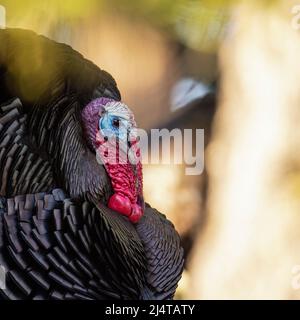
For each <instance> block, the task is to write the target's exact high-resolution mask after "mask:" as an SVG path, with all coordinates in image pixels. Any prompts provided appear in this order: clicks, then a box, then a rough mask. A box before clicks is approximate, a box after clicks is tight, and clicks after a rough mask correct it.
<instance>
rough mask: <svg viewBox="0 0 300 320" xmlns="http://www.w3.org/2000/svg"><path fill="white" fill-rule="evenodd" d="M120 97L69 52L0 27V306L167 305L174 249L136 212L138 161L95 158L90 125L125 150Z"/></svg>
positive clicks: (157, 222)
mask: <svg viewBox="0 0 300 320" xmlns="http://www.w3.org/2000/svg"><path fill="white" fill-rule="evenodd" d="M120 100H121V97H120V93H119V91H118V89H117V86H116V83H115V81H114V79H113V78H112V77H111V76H110V75H109V74H108V73H107V72H105V71H103V70H100V69H99V68H98V67H97V66H95V65H94V64H93V63H91V62H90V61H88V60H86V59H84V58H83V57H82V56H81V55H80V54H79V53H77V52H76V51H74V50H73V49H72V48H71V47H69V46H67V45H65V44H60V43H56V42H54V41H51V40H49V39H47V38H46V37H43V36H39V35H36V34H35V33H33V32H31V31H25V30H19V29H5V30H0V182H1V188H0V196H1V201H0V265H2V266H3V267H4V268H5V270H6V289H5V290H0V296H2V297H3V298H4V299H171V298H173V296H174V293H175V290H176V287H177V283H178V281H179V279H180V277H181V273H182V268H183V250H182V248H181V245H180V239H179V236H178V234H177V232H176V231H175V229H174V226H173V225H172V223H171V222H169V221H168V220H167V219H166V217H165V216H164V215H162V214H160V213H159V212H157V211H156V210H155V209H152V208H151V207H150V206H149V205H147V204H146V205H144V202H143V197H142V178H141V175H142V172H141V165H140V163H139V162H138V163H137V164H136V165H131V166H130V167H128V166H127V167H126V166H125V167H122V166H121V167H120V166H119V167H118V166H115V167H111V166H109V163H108V164H107V163H105V162H104V164H103V165H100V164H99V163H98V161H97V159H96V158H97V155H98V153H97V150H96V147H97V146H98V145H97V146H95V145H96V144H97V143H99V141H98V140H97V139H96V138H95V137H96V136H97V135H95V130H96V129H95V128H97V130H99V132H100V131H101V128H102V126H103V127H104V129H105V126H113V129H114V130H115V134H116V136H117V137H118V141H119V142H120V143H121V142H122V140H124V141H125V140H126V142H127V143H129V144H132V141H129V140H128V134H129V131H130V130H131V129H133V128H134V127H135V122H134V119H133V115H132V113H131V111H130V110H129V109H128V108H127V107H126V106H125V105H124V104H123V103H121V102H120ZM124 126H125V129H126V130H127V131H126V130H125V131H126V132H125V131H124V130H123V129H124V128H123V127H124ZM121 127H122V128H123V129H122V128H121ZM122 130H123V131H122ZM97 132H98V131H97ZM99 132H98V133H99ZM101 132H102V131H101ZM123 134H125V137H122V136H121V135H123ZM126 134H127V135H126ZM98 137H99V135H98ZM100 137H102V136H101V135H100ZM102 138H103V137H102ZM104 138H106V139H107V137H105V136H104ZM106 139H104V140H106ZM124 141H123V142H124ZM100 155H101V152H100ZM120 168H121V169H120ZM110 208H111V209H110ZM112 209H114V210H112Z"/></svg>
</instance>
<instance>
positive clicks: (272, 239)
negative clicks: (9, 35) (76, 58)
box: [0, 0, 300, 299]
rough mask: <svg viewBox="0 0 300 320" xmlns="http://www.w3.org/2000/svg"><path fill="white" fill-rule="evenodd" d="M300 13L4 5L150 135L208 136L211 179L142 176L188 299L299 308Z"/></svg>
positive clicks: (188, 1) (202, 6) (269, 5)
mask: <svg viewBox="0 0 300 320" xmlns="http://www.w3.org/2000/svg"><path fill="white" fill-rule="evenodd" d="M299 4H300V1H299ZM299 4H297V1H290V0H265V1H258V0H257V1H256V0H252V1H249V0H248V1H243V0H240V1H238V0H236V1H234V0H232V1H230V0H228V1H225V0H219V1H217V0H216V1H212V0H210V1H208V0H142V1H135V0H131V1H129V0H110V1H108V0H72V1H71V0H64V1H59V0H51V1H50V0H44V1H38V0H26V1H22V0H19V1H18V0H0V5H2V6H3V7H4V8H5V10H6V25H7V27H20V28H26V29H31V30H34V31H36V32H37V33H40V34H44V35H46V36H48V37H50V38H52V39H54V40H56V41H59V42H64V43H67V44H70V45H71V46H72V47H73V48H74V49H76V50H78V51H79V52H81V53H82V54H83V55H84V56H85V57H86V58H88V59H90V60H92V61H93V62H94V63H96V64H97V65H98V66H99V67H100V68H102V69H104V70H106V71H108V72H109V73H111V74H112V75H113V77H114V78H115V79H116V81H117V83H118V87H119V89H120V91H121V93H122V99H123V101H124V102H125V103H127V104H128V105H129V106H130V107H131V109H132V110H133V111H134V113H135V115H136V120H137V122H138V124H139V127H141V128H145V129H147V130H149V129H151V128H169V129H172V128H180V129H185V128H191V129H196V128H199V129H204V130H205V170H204V172H203V173H202V174H201V175H198V176H187V175H185V166H184V165H147V166H145V168H144V184H145V186H144V188H145V198H146V200H147V201H148V202H149V203H151V205H152V206H153V207H156V208H157V209H159V210H160V211H161V212H163V213H165V214H166V215H167V216H168V218H169V219H170V220H172V221H173V223H174V224H175V226H176V228H177V230H178V231H179V233H180V235H181V237H182V243H183V246H184V248H185V256H186V263H185V272H184V275H183V278H182V280H181V282H180V284H179V288H178V291H177V296H176V297H177V298H178V299H188V298H192V299H298V298H300V148H299V147H300V130H299V128H298V127H299V123H300V108H299V106H300V90H299V89H300V63H299V59H298V57H299V52H300V15H299V13H300V6H299ZM0 45H1V44H0Z"/></svg>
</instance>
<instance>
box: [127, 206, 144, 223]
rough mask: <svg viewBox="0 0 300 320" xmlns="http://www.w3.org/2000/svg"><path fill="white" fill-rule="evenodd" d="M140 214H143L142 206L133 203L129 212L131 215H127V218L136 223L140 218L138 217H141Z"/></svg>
mask: <svg viewBox="0 0 300 320" xmlns="http://www.w3.org/2000/svg"><path fill="white" fill-rule="evenodd" d="M142 215H143V210H142V208H141V207H140V206H139V205H138V204H133V205H132V212H131V215H130V216H129V220H130V221H131V222H132V223H137V222H138V221H139V220H140V218H141V217H142Z"/></svg>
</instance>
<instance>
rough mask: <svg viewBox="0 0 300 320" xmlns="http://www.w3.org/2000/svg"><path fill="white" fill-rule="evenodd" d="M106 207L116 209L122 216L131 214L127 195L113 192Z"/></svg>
mask: <svg viewBox="0 0 300 320" xmlns="http://www.w3.org/2000/svg"><path fill="white" fill-rule="evenodd" d="M108 207H109V208H110V209H112V210H114V211H117V212H119V213H121V214H123V215H124V216H127V217H128V216H130V214H131V203H130V200H129V199H128V198H127V197H124V196H122V195H120V194H117V193H115V194H113V195H112V196H111V197H110V198H109V201H108Z"/></svg>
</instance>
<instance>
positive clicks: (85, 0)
mask: <svg viewBox="0 0 300 320" xmlns="http://www.w3.org/2000/svg"><path fill="white" fill-rule="evenodd" d="M235 2H236V1H235V0H214V1H209V0H142V1H136V0H110V1H108V0H63V1H62V0H43V1H40V0H26V1H22V0H14V1H12V0H0V3H1V4H2V5H3V6H4V7H5V8H6V12H7V23H8V26H18V27H20V26H22V24H21V22H22V21H26V22H27V23H26V24H25V25H29V26H30V24H28V21H33V22H32V24H34V23H35V24H36V25H40V26H41V27H40V28H41V31H44V29H43V26H44V25H45V24H46V23H48V26H49V25H54V24H55V23H57V24H58V23H59V24H61V23H64V22H66V21H67V23H69V24H72V23H76V22H78V20H81V21H82V20H83V19H88V18H89V17H91V16H95V15H96V16H97V17H99V19H101V15H102V14H111V15H113V14H115V13H117V14H123V15H125V16H127V18H130V19H137V20H143V21H147V22H148V23H150V24H152V25H154V26H156V27H158V28H161V29H163V30H164V31H165V32H166V33H168V34H169V35H170V36H173V37H174V38H175V39H179V40H180V41H181V42H182V43H183V44H185V45H187V46H189V47H192V48H194V49H197V50H201V51H212V50H214V49H215V48H216V46H217V44H218V41H219V39H220V37H221V36H222V35H223V33H224V29H225V26H226V23H227V18H228V12H229V10H230V7H231V6H232V4H233V3H235Z"/></svg>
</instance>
